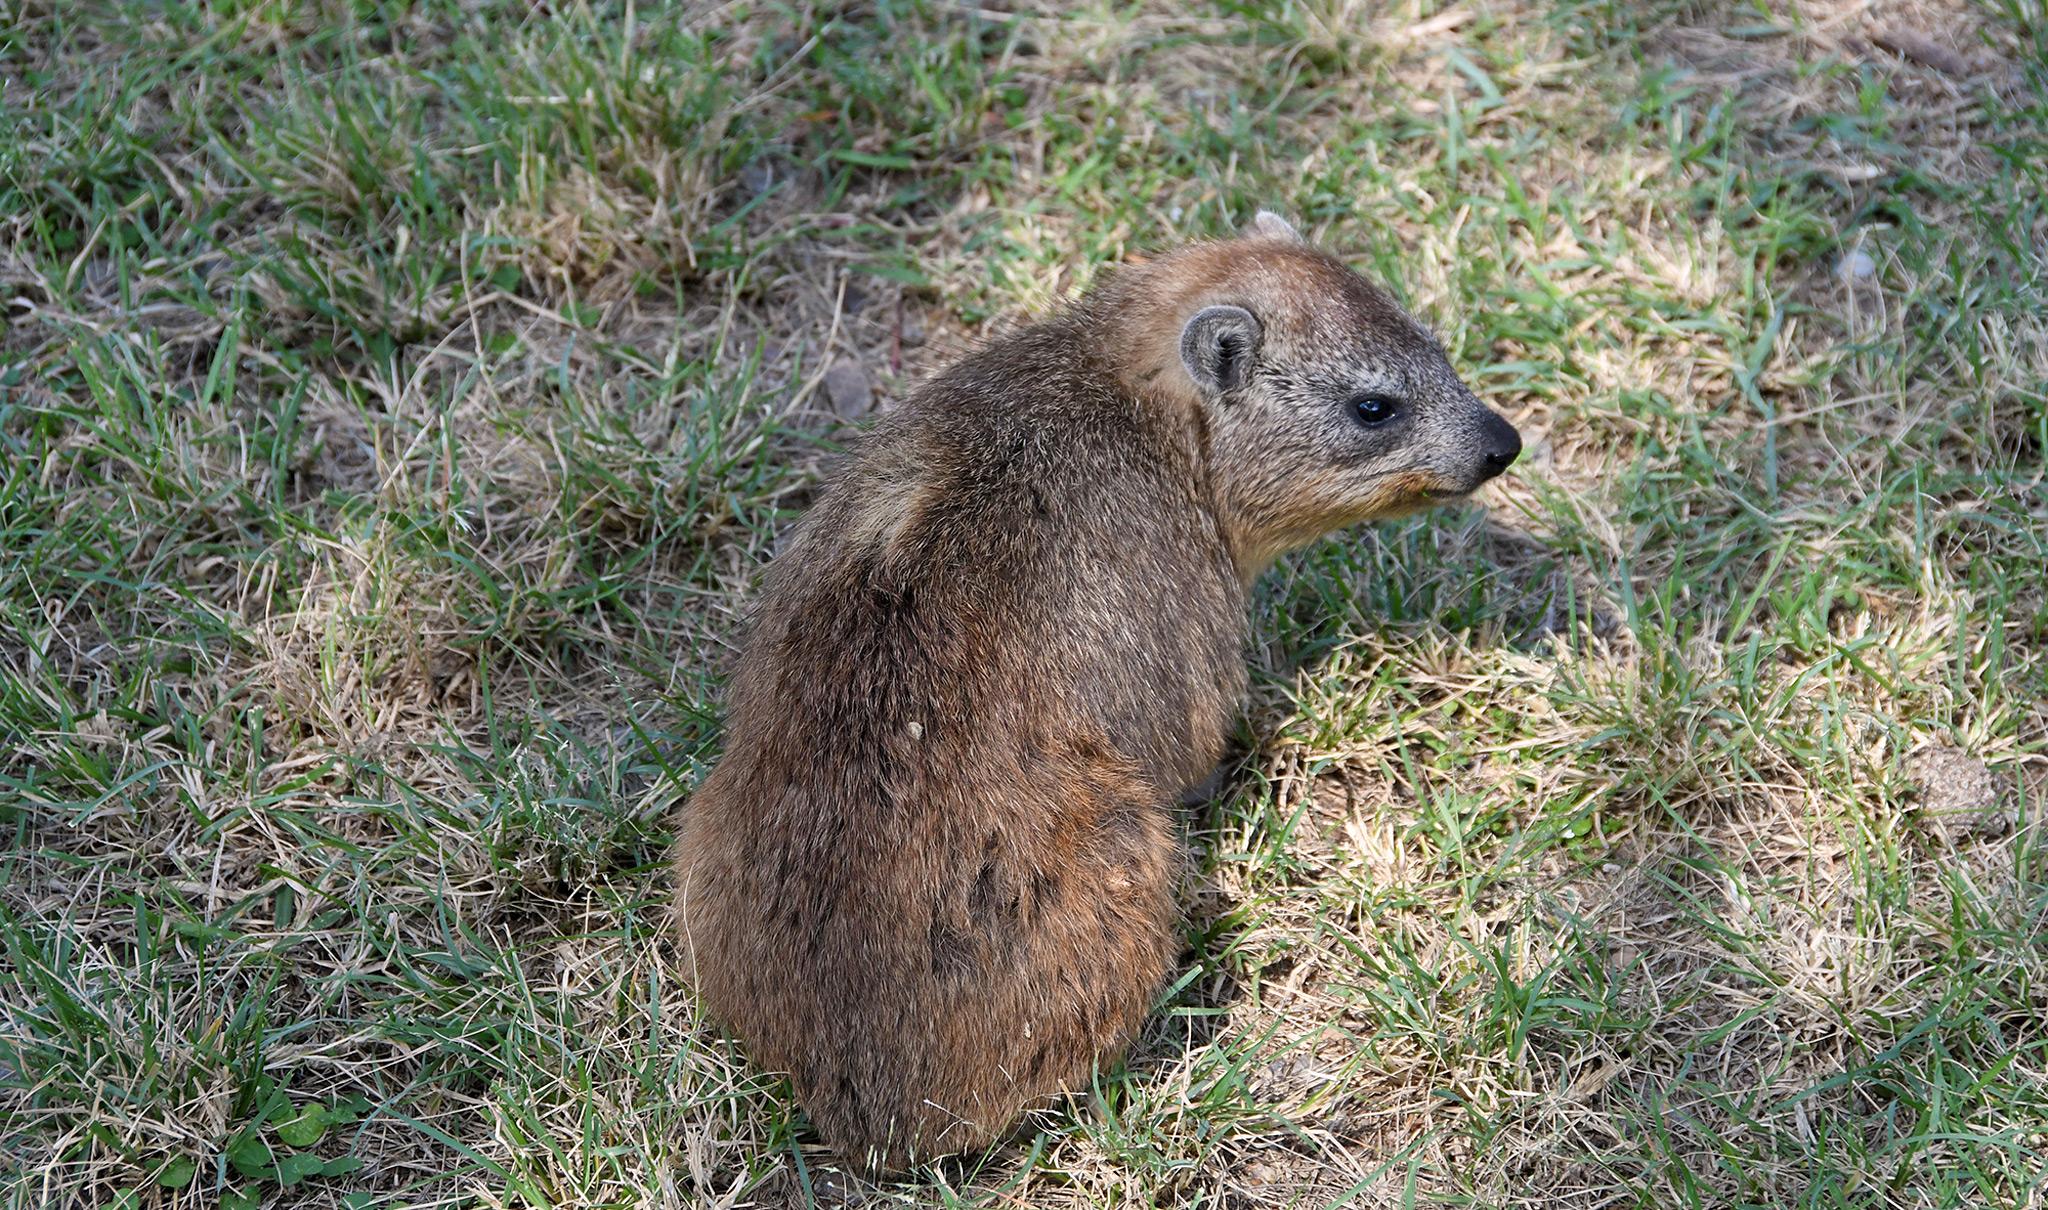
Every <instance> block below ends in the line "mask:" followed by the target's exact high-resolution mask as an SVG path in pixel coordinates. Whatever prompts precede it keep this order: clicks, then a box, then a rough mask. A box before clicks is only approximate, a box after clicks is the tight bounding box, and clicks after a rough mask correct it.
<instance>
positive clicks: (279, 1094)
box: [0, 0, 2048, 1208]
mask: <svg viewBox="0 0 2048 1210" xmlns="http://www.w3.org/2000/svg"><path fill="white" fill-rule="evenodd" d="M0 98H4V101H5V105H4V112H5V113H6V115H7V121H6V128H5V130H4V133H0V286H4V290H0V296H4V298H5V300H6V318H7V322H6V326H5V328H4V329H0V466H4V468H5V470H4V481H0V736H4V740H5V743H4V747H0V824H4V825H5V827H6V829H7V832H8V839H9V842H10V843H8V844H7V845H6V846H5V848H4V851H0V943H4V947H5V949H4V957H0V1152H4V1156H5V1163H4V1165H0V1173H4V1176H0V1180H4V1182H5V1188H6V1189H7V1196H8V1199H9V1204H11V1205H17V1206H108V1207H112V1206H124V1207H125V1206H136V1207H143V1206H212V1205H221V1206H235V1207H246V1206H254V1205H259V1204H262V1205H286V1204H289V1205H300V1204H306V1205H346V1206H365V1205H385V1204H392V1205H417V1206H472V1205H474V1206H499V1205H505V1206H512V1205H529V1206H543V1205H565V1206H566V1205H576V1206H585V1205H589V1206H628V1205H630V1206H655V1205H679V1206H706V1207H726V1206H732V1207H738V1206H747V1205H760V1206H785V1205H791V1206H794V1205H808V1204H826V1205H844V1204H857V1205H885V1204H887V1205H894V1204H904V1205H909V1204H920V1205H923V1204H937V1205H955V1206H990V1207H993V1206H1016V1205H1025V1204H1028V1205H1044V1206H1104V1207H1108V1206H1149V1205H1174V1206H1186V1207H1194V1206H1228V1207H1263V1206H1273V1207H1310V1206H1325V1205H1339V1204H1342V1205H1354V1206H1377V1205H1429V1206H1510V1205H1543V1206H1554V1205H1571V1206H1587V1207H1595V1206H1598V1207H1614V1206H1634V1207H1693V1206H1698V1207H1747V1206H1756V1207H1765V1206H1768V1207H1802V1208H1806V1207H1812V1208H1820V1207H1841V1208H1851V1207H1854V1208H1866V1207H1872V1208H1874V1207H1893V1206H1901V1207H1905V1206H1911V1207H1921V1206H1927V1207H1948V1206H1954V1207H1980V1206H2000V1207H2005V1206H2010V1207H2025V1206H2041V1205H2043V1204H2044V1201H2048V1185H2044V1178H2043V1176H2042V1164H2041V1159H2040V1157H2041V1156H2042V1155H2043V1154H2044V1153H2048V828H2044V816H2048V587H2044V585H2048V576H2044V572H2043V567H2044V564H2048V483H2044V474H2048V471H2044V450H2048V318H2044V316H2048V254H2044V252H2043V249H2044V248H2048V202H2044V201H2043V199H2044V197H2048V168H2044V165H2048V19H2044V15H2043V12H2042V10H2041V8H2040V6H2039V4H2038V3H2036V2H2035V0H1998V2H1996V3H1988V4H1979V5H1965V4H1961V3H1953V2H1951V0H1887V2H1885V3H1880V4H1876V5H1868V6H1853V5H1835V4H1831V3H1824V2H1822V0H1800V2H1796V3H1781V4H1771V5H1762V4H1733V3H1725V2H1722V0H1687V2H1678V0H1650V2H1649V3H1642V4H1636V3H1629V4H1623V3H1619V2H1618V0H1506V2H1505V3H1489V4H1486V5H1482V6H1476V7H1453V8H1437V7H1435V6H1434V5H1433V4H1432V3H1428V2H1423V0H1396V2H1392V3H1388V4H1385V5H1380V6H1366V5H1359V4H1354V3H1350V2H1349V0H1320V2H1317V3H1308V4H1285V5H1280V6H1263V5H1251V4H1240V3H1236V2H1235V0H1232V2H1227V3H1221V4H1216V5H1212V6H1207V7H1197V8H1194V9H1182V8H1178V7H1175V6H1169V5H1150V4H1144V3H1140V4H1134V5H1116V6H1111V5H1100V4H1095V5H1083V6H1079V7H1076V8H1072V9H1067V10H1063V11H1062V10H1056V9H1053V8H1050V7H1048V8H1043V9H1032V8H1027V9H1023V10H1020V11H1017V12H1014V13H1011V12H1005V11H992V10H988V9H976V8H972V7H967V8H962V7H955V6H942V5H936V4H925V3H909V4H901V3H893V2H892V3H888V4H884V5H880V6H877V7H874V8H853V9H844V10H842V9H838V8H831V7H822V6H814V5H809V4H807V3H802V2H797V3H786V4H756V3H738V4H729V5H721V6H703V7H694V8H685V9H680V10H677V9H671V8H668V7H666V6H658V5H644V4H643V5H632V4H627V5H615V4H609V3H606V4H587V5H536V6H529V5H523V4H514V3H504V2H498V0H410V2H408V0H395V2H393V3H381V4H371V3H342V2H340V0H209V2H200V3H178V4H159V3H154V2H144V0H101V2H99V3H93V4H85V5H70V4H63V3H51V2H49V0H25V2H22V3H17V4H15V5H14V6H13V7H12V8H11V9H8V10H5V11H4V13H0ZM1259 205H1270V206H1274V207H1275V208H1277V209H1280V210H1282V211H1284V212H1286V213H1288V214H1290V215H1292V216H1294V217H1295V218H1297V219H1298V220H1300V221H1301V223H1302V224H1303V225H1304V226H1305V227H1307V228H1309V229H1311V230H1312V231H1313V232H1314V233H1315V234H1316V236H1317V237H1318V238H1319V239H1321V240H1322V241H1323V242H1325V243H1327V244H1328V245H1330V246H1332V247H1334V248H1336V249H1338V250H1340V251H1341V252H1343V253H1344V254H1345V255H1346V256H1348V257H1349V258H1351V259H1352V260H1353V261H1354V263H1356V264H1358V265H1359V266H1361V267H1362V268H1365V269H1367V270H1368V271H1370V272H1372V273H1374V274H1375V275H1377V276H1379V277H1380V278H1382V279H1384V280H1385V281H1387V283H1388V284H1389V285H1390V287H1391V288H1393V289H1394V290H1395V291H1396V292H1397V293H1398V294H1400V295H1401V296H1402V297H1403V298H1404V299H1406V300H1407V301H1409V302H1410V303H1411V305H1413V306H1414V307H1415V308H1416V309H1417V310H1418V311H1419V312H1420V313H1421V314H1423V315H1424V316H1426V317H1427V318H1428V319H1429V320H1430V321H1431V322H1432V323H1434V324H1435V326H1436V327H1437V328H1438V330H1439V331H1440V333H1441V334H1442V336H1443V338H1444V341H1445V343H1446V345H1447V347H1448V348H1449V349H1450V350H1451V351H1452V354H1453V359H1454V361H1455V362H1456V363H1457V364H1459V365H1460V366H1461V367H1462V368H1464V369H1465V370H1466V372H1467V374H1468V376H1469V379H1470V381H1471V382H1472V383H1473V385H1474V386H1475V388H1476V389H1478V390H1480V391H1481V393H1482V394H1484V395H1486V396H1487V397H1488V398H1489V399H1490V400H1492V401H1493V402H1494V403H1495V404H1496V405H1497V406H1499V407H1500V408H1501V409H1502V410H1504V411H1505V412H1507V413H1508V414H1509V415H1510V416H1512V417H1513V418H1514V419H1515V420H1516V422H1517V424H1518V425H1519V426H1520V427H1521V429H1522V431H1523V433H1524V434H1525V436H1526V437H1527V438H1528V439H1529V446H1530V453H1529V454H1528V455H1527V456H1526V457H1525V459H1524V462H1523V463H1522V464H1521V465H1520V466H1518V467H1517V468H1516V470H1515V471H1514V472H1513V473H1512V474H1511V475H1510V476H1509V477H1508V478H1507V479H1506V480H1505V481H1504V482H1502V483H1500V484H1498V485H1496V486H1494V487H1491V488H1489V489H1488V490H1487V492H1486V493H1485V494H1484V495H1483V497H1482V498H1481V500H1480V502H1479V505H1478V506H1473V507H1466V508H1460V509H1455V510H1450V511H1445V512H1440V513H1437V514H1433V515H1430V516H1426V517H1421V518H1416V519H1413V520H1410V521H1405V522H1401V523H1398V524H1391V525H1387V526H1384V527H1381V528H1378V529H1376V530H1373V531H1371V532H1365V533H1354V534H1347V535H1342V536H1339V537H1336V538H1333V539H1331V540H1328V541H1326V542H1324V543H1322V544H1320V545H1318V546H1316V547H1314V548H1313V549H1311V550H1308V551H1305V552H1303V553H1302V554H1300V555H1298V556H1295V557H1293V558H1291V559H1289V560H1287V561H1286V562H1285V563H1283V565H1282V566H1281V567H1280V568H1279V569H1278V570H1277V571H1276V572H1275V573H1274V574H1273V575H1271V576H1270V577H1269V578H1268V579H1267V580H1266V581H1265V583H1264V585H1263V586H1262V588H1261V591H1260V593H1259V597H1258V604H1257V613H1258V616H1257V618H1256V619H1255V621H1256V623H1257V634H1258V636H1259V638H1258V645H1257V649H1256V650H1255V651H1253V652H1252V653H1251V654H1252V659H1253V663H1254V668H1255V681H1256V692H1255V694H1254V700H1253V701H1252V703H1251V704H1250V708H1249V710H1248V712H1247V717H1246V722H1245V725H1244V728H1243V731H1242V736H1241V745H1240V751H1241V756H1240V758H1239V759H1238V760H1236V762H1235V763H1234V764H1233V765H1232V767H1231V770H1230V777H1229V779H1228V781H1227V782H1226V785H1225V788H1224V789H1223V791H1222V792H1221V793H1220V794H1219V795H1218V797H1217V798H1216V799H1215V800H1214V801H1213V802H1211V803H1209V804H1208V805H1206V806H1204V807H1202V808H1199V809H1197V810H1195V811H1193V812H1192V813H1191V814H1190V816H1189V831H1190V837H1191V841H1192V848H1193V851H1194V853H1195V854H1196V855H1197V862H1196V864H1197V870H1196V872H1195V875H1194V877H1192V878H1191V879H1190V883H1189V886H1188V889H1187V901H1188V904H1189V915H1188V925H1187V930H1188V952H1187V954H1186V955H1185V958H1184V961H1183V963H1182V968H1181V969H1182V975H1181V977H1180V978H1179V979H1178V981H1177V982H1176V983H1175V984H1174V986H1173V987H1171V988H1170V989H1169V990H1168V991H1167V992H1166V993H1165V994H1164V995H1163V996H1162V999H1161V1005H1160V1011H1159V1013H1158V1014H1157V1016H1156V1018H1155V1021H1154V1023H1153V1025H1152V1026H1151V1028H1150V1029H1149V1031H1148V1032H1147V1034H1146V1036H1145V1037H1144V1038H1143V1039H1142V1041H1141V1042H1140V1044H1139V1045H1138V1046H1137V1048H1136V1049H1135V1051H1134V1053H1133V1055H1132V1057H1131V1060H1130V1062H1129V1064H1128V1066H1127V1067H1126V1068H1124V1069H1121V1070H1119V1071H1115V1072H1109V1073H1104V1074H1103V1075H1102V1077H1101V1078H1100V1079H1099V1080H1098V1082H1097V1083H1096V1085H1095V1086H1094V1087H1093V1088H1091V1089H1089V1090H1087V1091H1086V1092H1084V1093H1082V1094H1079V1095H1077V1096H1075V1097H1074V1098H1073V1099H1072V1101H1071V1102H1070V1103H1069V1104H1067V1105H1064V1106H1062V1107H1060V1108H1058V1109H1055V1110H1053V1111H1050V1112H1047V1113H1045V1114H1043V1115H1042V1116H1041V1117H1040V1119H1039V1120H1038V1121H1037V1122H1036V1123H1035V1129H1034V1130H1032V1131H1031V1132H1028V1133H1027V1134H1026V1135H1025V1136H1023V1137H1022V1138H1021V1139H1020V1140H1019V1141H1018V1142H1016V1143H1015V1144H1012V1145H1008V1146H1005V1147H1003V1148H1000V1149H998V1150H997V1151H996V1152H994V1153H993V1154H991V1155H988V1156H983V1157H969V1158H967V1159H963V1160H960V1161H956V1162H952V1163H949V1164H945V1165H942V1166H940V1167H938V1168H936V1169H933V1170H930V1171H927V1172H925V1173H922V1174H919V1175H918V1176H917V1177H916V1178H915V1179H914V1180H913V1181H911V1182H909V1183H907V1184H902V1185H888V1186H879V1187H877V1186H871V1185H868V1184H866V1183H864V1182H862V1181H859V1180H857V1179H854V1178H851V1177H849V1176H846V1175H844V1174H842V1173H839V1172H837V1171H835V1169H834V1164H833V1161H832V1159H831V1157H830V1156H829V1155H828V1154H827V1153H824V1152H822V1151H821V1150H819V1149H817V1148H816V1147H815V1145H814V1144H812V1142H811V1141H810V1139H809V1136H808V1134H807V1132H806V1130H805V1128H804V1126H803V1123H802V1120H801V1117H800V1115H799V1114H798V1113H797V1111H796V1110H795V1109H794V1107H793V1106H792V1105H791V1103H790V1101H789V1099H788V1096H787V1092H786V1089H785V1088H784V1087H783V1086H782V1085H781V1084H780V1083H778V1082H777V1081H776V1080H775V1079H773V1078H772V1077H771V1076H770V1075H767V1074H764V1073H761V1072H758V1071H755V1070H753V1069H752V1068H751V1067H749V1066H748V1064H747V1063H746V1062H745V1060H744V1056H743V1055H741V1054H740V1053H739V1052H738V1051H737V1050H736V1049H735V1048H734V1047H733V1045H732V1044H731V1043H730V1042H729V1041H728V1040H727V1039H725V1038H723V1037H721V1036H720V1035H719V1034H718V1033H717V1032H716V1031H715V1030H713V1029H711V1028H709V1027H707V1026H706V1025H704V1024H703V1023H701V1022H700V1021H699V1020H698V1017H697V1013H696V1010H695V1007H694V1005H693V1003H692V1001H691V999H690V996H689V994H688V991H687V989H686V988H685V987H683V986H681V985H680V984H679V982H678V979H677V971H676V970H675V968H674V965H673V963H672V962H671V960H670V958H671V955H670V951H669V949H668V947H667V944H666V941H665V939H664V937H663V933H662V927H663V926H662V914H663V908H664V900H665V895H666V875H665V872H664V870H663V864H662V863H663V852H664V847H665V842H666V838H667V836H668V833H669V828H670V824H669V813H670V811H671V809H672V808H673V807H674V804H676V803H677V802H678V801H680V800H682V799H683V798H685V797H686V796H687V793H688V791H689V789H690V787H691V786H692V785H694V784H695V782H696V780H697V779H698V778H699V777H700V776H701V775H702V773H703V771H704V770H705V769H706V768H707V767H708V766H709V765H710V764H711V763H712V762H713V761H715V760H716V758H717V752H718V744H719V738H718V717H719V716H718V701H719V686H720V683H721V677H722V675H723V670H724V668H725V667H726V663H727V657H728V655H729V652H730V650H731V645H732V643H733V642H734V640H735V637H736V634H737V632H738V628H739V620H740V618H741V615H742V611H743V609H744V605H745V602H746V599H747V594H748V589H749V586H750V584H751V583H752V582H753V581H754V579H755V577H756V575H757V574H758V572H759V571H760V569H761V567H762V566H763V564H764V563H765V562H766V560H767V559H768V557H769V556H770V554H771V552H772V551H773V549H774V547H775V543H776V541H777V538H778V535H780V534H781V533H783V532H784V531H785V530H786V529H787V527H788V525H789V524H790V523H791V521H792V520H793V519H794V518H795V517H796V516H797V515H798V514H799V513H800V512H801V511H802V509H803V508H804V506H805V505H806V504H807V502H808V501H809V499H810V498H811V494H812V492H813V490H814V485H815V483H816V481H817V476H818V473H819V470H820V468H821V466H822V465H824V464H825V462H826V461H827V460H828V459H829V458H830V457H831V456H832V454H833V452H834V451H835V450H837V449H838V448H839V447H840V444H841V442H842V441H843V439H844V438H845V436H846V435H847V434H848V433H849V432H850V431H852V430H853V429H855V428H857V427H858V423H857V418H854V417H850V416H847V415H843V414H841V410H840V409H841V408H843V407H844V406H846V405H844V404H843V403H842V402H839V401H840V399H841V392H839V391H836V390H831V389H827V386H826V384H825V382H824V375H825V371H826V370H827V369H828V368H829V367H831V366H833V365H835V364H837V363H851V364H852V365H854V366H857V367H860V370H861V372H862V373H864V374H865V375H866V377H867V378H868V379H869V380H870V381H871V382H872V383H873V385H874V386H875V388H876V390H877V393H878V395H879V397H880V399H881V400H882V401H883V403H884V404H886V402H887V401H888V400H890V399H893V398H896V397H899V396H900V395H901V394H902V392H903V391H905V390H906V389H908V387H909V386H910V385H911V384H913V383H914V382H915V381H916V380H917V378H918V377H919V376H920V375H921V374H923V373H925V372H927V371H929V370H930V369H931V368H933V367H934V366H936V365H939V364H942V363H943V362H944V361H945V360H946V359H947V358H948V357H950V356H952V355H954V354H955V353H957V352H958V351H959V350H961V349H962V348H964V347H966V346H967V345H968V344H970V343H971V342H972V341H974V340H975V339H977V338H978V337H979V336H981V335H982V334H984V333H985V332H988V331H992V330H999V329H1000V328H1001V327H1002V326H1004V325H1006V324H1009V323H1013V322H1016V321H1017V320H1019V319H1021V318H1024V317H1028V316H1030V315H1033V314H1037V313H1042V312H1043V311H1044V310H1045V309H1046V308H1048V307H1050V306H1052V305H1053V304H1054V303H1056V301H1057V300H1058V299H1059V298H1061V297H1063V296H1065V295H1067V294H1069V293H1071V292H1072V291H1073V290H1075V289H1077V288H1079V287H1081V286H1083V285H1085V284H1086V283H1087V282H1088V281H1089V280H1090V279H1091V278H1092V277H1093V276H1094V274H1095V273H1096V272H1097V271H1098V270H1099V269H1100V268H1101V267H1102V266H1104V265H1106V264H1110V263H1113V262H1114V261H1116V260H1118V259H1120V258H1122V257H1124V256H1126V255H1130V254H1134V253H1139V252H1142V251H1143V250H1144V249H1146V248H1151V247H1158V246H1162V245H1166V244H1169V243H1172V242H1174V241H1177V240H1180V239H1184V238H1189V237H1195V236H1203V235H1213V234H1219V233H1222V232H1225V231H1228V230H1230V229H1231V228H1232V227H1233V226H1234V225H1235V224H1236V223H1237V222H1239V221H1241V220H1242V219H1243V218H1245V217H1246V216H1247V215H1248V214H1249V213H1250V212H1251V211H1252V209H1254V208H1255V207H1257V206H1259ZM842 373H843V371H842ZM856 395H857V392H856Z"/></svg>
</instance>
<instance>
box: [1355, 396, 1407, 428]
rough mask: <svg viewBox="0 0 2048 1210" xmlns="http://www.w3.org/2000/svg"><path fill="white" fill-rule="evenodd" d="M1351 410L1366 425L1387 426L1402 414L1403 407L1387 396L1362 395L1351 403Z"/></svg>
mask: <svg viewBox="0 0 2048 1210" xmlns="http://www.w3.org/2000/svg"><path fill="white" fill-rule="evenodd" d="M1351 409H1352V411H1353V412H1355V413H1357V415H1358V419H1359V420H1360V421H1361V422H1363V423H1365V424H1385V423H1386V422H1387V421H1389V420H1392V419H1393V418H1394V417H1396V416H1398V415H1400V414H1401V405H1400V404H1399V403H1396V402H1395V401H1393V400H1391V399H1389V398H1387V397H1386V396H1385V395H1360V396H1359V397H1358V398H1356V399H1354V400H1352V401H1351Z"/></svg>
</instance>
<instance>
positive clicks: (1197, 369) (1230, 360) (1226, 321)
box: [1180, 305, 1265, 395]
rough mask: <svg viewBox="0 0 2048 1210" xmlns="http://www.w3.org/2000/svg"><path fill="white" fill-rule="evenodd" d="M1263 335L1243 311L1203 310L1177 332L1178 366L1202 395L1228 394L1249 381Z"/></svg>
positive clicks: (1220, 308)
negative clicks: (1186, 370)
mask: <svg viewBox="0 0 2048 1210" xmlns="http://www.w3.org/2000/svg"><path fill="white" fill-rule="evenodd" d="M1264 334H1265V332H1264V329H1262V328H1260V327H1259V321H1258V320H1257V319H1254V318H1253V317H1252V313H1251V312H1250V311H1247V310H1245V309H1244V308H1243V307H1232V306H1228V305H1219V306H1214V307H1203V308H1202V309H1201V310H1199V311H1197V312H1195V314H1194V318H1192V319H1190V320H1188V322H1187V326H1186V327H1184V328H1182V329H1181V330H1180V360H1181V364H1183V365H1185V366H1187V368H1188V376H1189V377H1191V378H1193V379H1194V380H1195V385H1196V386H1199V387H1201V388H1202V392H1203V393H1204V394H1207V395H1223V394H1228V393H1229V392H1231V391H1235V390H1237V389H1238V388H1239V387H1241V386H1243V385H1244V384H1245V383H1247V382H1250V381H1251V378H1252V362H1253V360H1254V359H1255V358H1257V357H1258V354H1259V338H1260V337H1262V336H1263V335H1264Z"/></svg>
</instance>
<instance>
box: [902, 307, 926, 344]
mask: <svg viewBox="0 0 2048 1210" xmlns="http://www.w3.org/2000/svg"><path fill="white" fill-rule="evenodd" d="M896 332H897V335H898V336H899V337H900V338H901V339H902V341H903V343H904V345H905V346H906V347H909V348H915V347H917V346H918V345H921V344H923V343H924V339H925V327H924V316H923V315H921V314H919V313H918V312H916V311H907V312H905V313H904V316H903V321H902V322H901V323H899V324H897V325H896Z"/></svg>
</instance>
